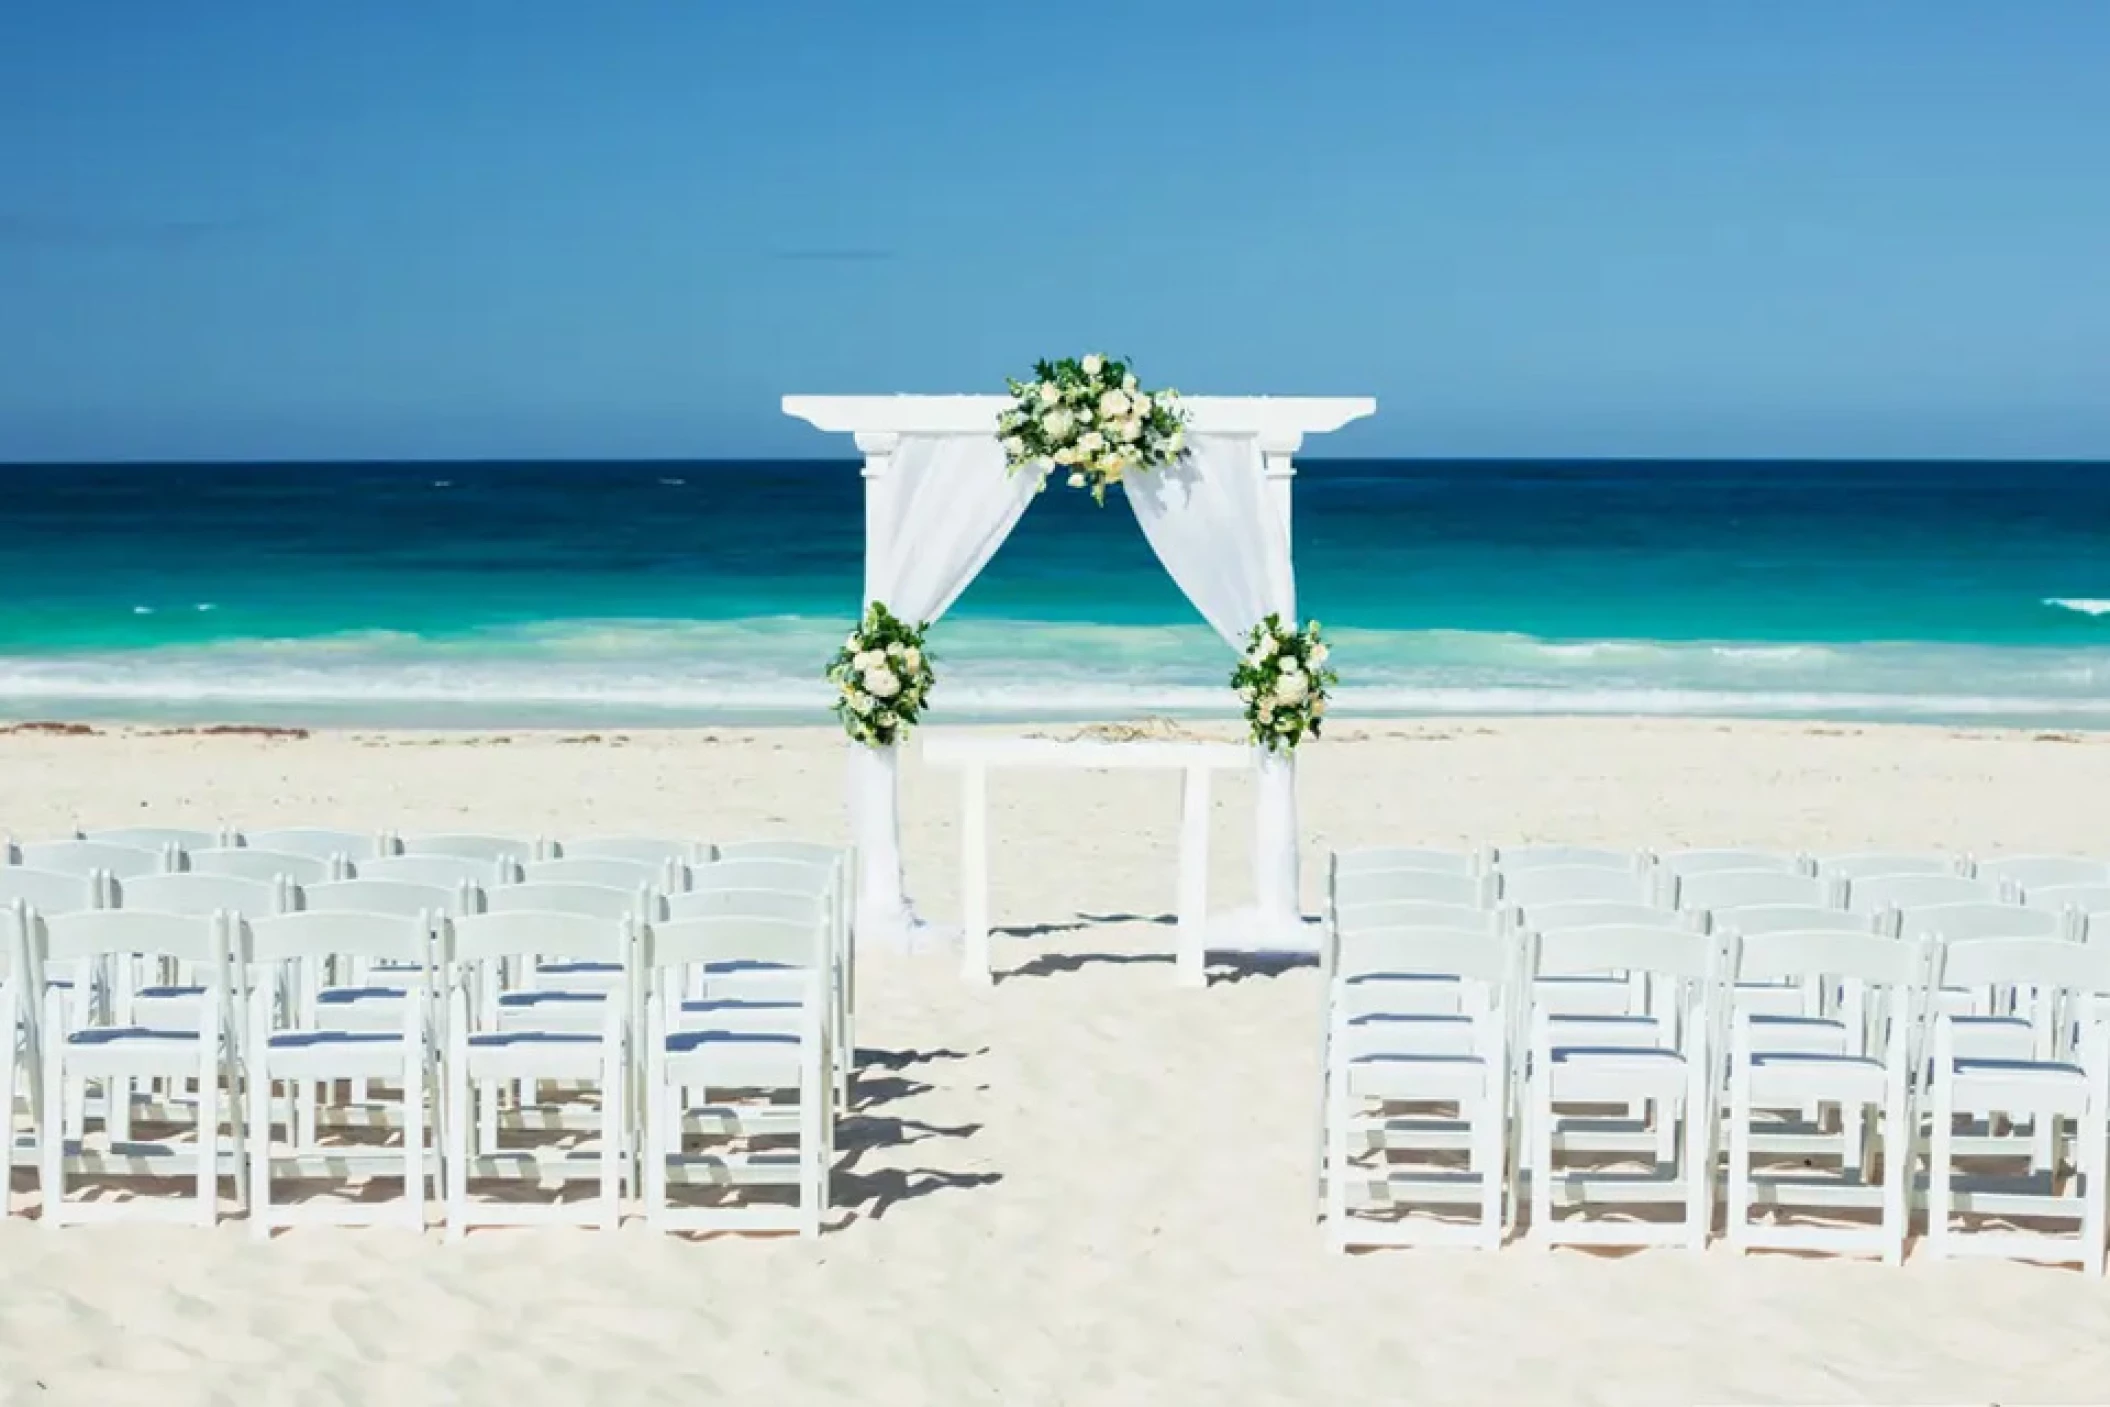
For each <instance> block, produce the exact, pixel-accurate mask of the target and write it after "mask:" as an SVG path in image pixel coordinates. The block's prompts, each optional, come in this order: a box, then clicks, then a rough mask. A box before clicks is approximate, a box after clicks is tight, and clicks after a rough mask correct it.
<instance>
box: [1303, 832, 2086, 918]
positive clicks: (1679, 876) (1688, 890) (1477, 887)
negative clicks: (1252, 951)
mask: <svg viewBox="0 0 2110 1407" xmlns="http://www.w3.org/2000/svg"><path fill="white" fill-rule="evenodd" d="M1489 855H1490V857H1491V858H1489V859H1487V862H1486V863H1482V858H1483V857H1481V856H1478V855H1474V854H1468V853H1465V852H1460V851H1430V850H1417V849H1380V850H1367V851H1355V852H1349V853H1347V854H1344V855H1342V856H1340V857H1339V858H1338V861H1337V863H1338V865H1339V866H1340V867H1341V868H1340V870H1339V872H1340V873H1342V874H1344V875H1347V876H1352V877H1354V878H1355V880H1356V881H1357V882H1359V883H1363V884H1366V885H1374V884H1389V885H1390V886H1391V892H1392V895H1393V897H1395V898H1398V899H1401V900H1415V901H1420V902H1427V903H1445V904H1468V905H1493V904H1511V905H1523V906H1528V905H1531V904H1545V903H1577V902H1585V901H1599V902H1607V903H1646V904H1656V905H1660V906H1662V907H1665V908H1674V909H1718V908H1730V907H1744V906H1749V905H1753V904H1813V905H1823V906H1827V907H1835V908H1844V909H1854V910H1858V911H1861V912H1867V913H1874V912H1879V911H1881V910H1883V909H1886V908H1893V907H1912V906H1918V905H1925V904H1957V903H2015V904H2021V905H2024V906H2026V907H2030V908H2042V909H2047V910H2051V911H2054V912H2065V911H2069V910H2070V911H2074V912H2080V913H2096V912H2110V867H2106V866H2103V865H2101V864H2100V863H2099V862H2096V861H2090V860H2070V859H2067V858H2065V857H2061V856H2030V857H2019V858H2016V859H2013V860H2009V861H1999V862H1994V861H1988V862H1985V863H1984V864H1982V865H1979V866H1977V867H1976V872H1975V873H1967V872H1966V871H1965V869H1964V868H1959V867H1958V865H1957V864H1953V863H1951V862H1950V861H1948V860H1946V859H1944V858H1943V857H1939V856H1907V855H1861V856H1854V857H1850V858H1842V859H1840V860H1837V861H1831V862H1812V861H1808V860H1807V859H1806V857H1802V856H1785V855H1779V854H1774V853H1771V852H1765V851H1722V850H1715V851H1692V852H1685V853H1684V854H1673V855H1669V856H1656V857H1651V856H1648V855H1646V854H1642V855H1640V856H1636V855H1633V854H1629V853H1627V852H1620V851H1599V850H1577V849H1575V848H1573V847H1560V848H1558V849H1555V848H1552V847H1548V848H1544V849H1541V850H1535V851H1532V852H1530V854H1529V858H1530V861H1531V862H1530V863H1525V864H1518V863H1517V862H1516V861H1515V860H1514V859H1512V860H1511V861H1509V862H1507V863H1504V862H1502V860H1501V856H1500V852H1489ZM1540 861H1545V863H1539V862H1540ZM2090 875H2095V876H2097V877H2096V878H2093V879H2090V878H2088V876H2090Z"/></svg>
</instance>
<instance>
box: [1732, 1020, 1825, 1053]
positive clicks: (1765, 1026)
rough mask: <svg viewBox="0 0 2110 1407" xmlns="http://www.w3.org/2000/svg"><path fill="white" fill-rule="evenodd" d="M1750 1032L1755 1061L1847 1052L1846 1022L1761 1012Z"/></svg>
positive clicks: (1752, 1022)
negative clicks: (1761, 1056)
mask: <svg viewBox="0 0 2110 1407" xmlns="http://www.w3.org/2000/svg"><path fill="white" fill-rule="evenodd" d="M1749 1030H1750V1038H1751V1046H1752V1053H1753V1056H1754V1058H1755V1057H1757V1056H1760V1055H1764V1056H1781V1055H1787V1054H1793V1053H1801V1054H1808V1055H1843V1054H1845V1053H1846V1045H1847V1036H1846V1023H1844V1022H1843V1021H1835V1020H1833V1019H1832V1018H1831V1017H1829V1016H1802V1015H1797V1014H1767V1013H1758V1014H1754V1015H1753V1016H1752V1017H1751V1024H1750V1027H1749Z"/></svg>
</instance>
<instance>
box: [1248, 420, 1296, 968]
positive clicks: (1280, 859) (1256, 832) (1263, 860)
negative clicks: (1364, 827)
mask: <svg viewBox="0 0 2110 1407" xmlns="http://www.w3.org/2000/svg"><path fill="white" fill-rule="evenodd" d="M1303 447H1304V436H1303V435H1302V434H1297V433H1282V432H1277V433H1274V434H1264V435H1262V436H1261V437H1260V472H1261V475H1262V476H1263V477H1264V478H1265V479H1266V480H1267V499H1268V503H1269V504H1270V505H1271V506H1272V507H1273V508H1274V510H1275V516H1276V517H1277V518H1279V519H1280V520H1281V522H1282V539H1283V543H1284V546H1285V549H1286V551H1287V553H1288V557H1289V580H1288V581H1287V582H1286V583H1285V587H1286V589H1287V590H1288V592H1289V602H1288V604H1289V617H1290V620H1291V621H1292V622H1295V621H1298V620H1300V619H1301V618H1302V617H1301V615H1300V614H1299V612H1298V610H1297V595H1296V593H1297V552H1296V537H1295V534H1294V533H1293V532H1292V531H1291V526H1292V524H1291V516H1290V500H1291V490H1292V485H1293V484H1294V482H1295V480H1296V477H1297V466H1296V461H1295V456H1296V453H1297V451H1298V450H1300V449H1302V448H1303ZM1253 766H1254V771H1255V776H1256V778H1257V785H1256V786H1255V788H1254V791H1255V802H1256V804H1255V806H1254V808H1253V809H1254V816H1253V850H1254V855H1253V861H1254V864H1253V876H1254V895H1253V898H1254V901H1255V903H1254V907H1255V908H1256V909H1257V910H1258V912H1259V918H1260V924H1261V928H1262V935H1261V936H1262V937H1263V938H1265V937H1267V936H1270V935H1272V936H1273V937H1275V938H1277V939H1278V940H1281V941H1282V942H1283V943H1284V946H1295V939H1294V938H1293V937H1292V936H1291V935H1294V934H1296V933H1297V932H1298V931H1299V930H1300V929H1301V927H1302V925H1303V921H1304V920H1303V912H1304V909H1303V893H1304V882H1303V870H1304V865H1303V854H1302V848H1301V841H1300V838H1301V836H1302V834H1303V832H1302V830H1301V828H1300V827H1299V825H1298V822H1297V759H1296V754H1294V753H1289V754H1282V753H1276V752H1270V751H1268V750H1267V749H1266V748H1263V747H1257V746H1256V747H1255V748H1254V749H1253Z"/></svg>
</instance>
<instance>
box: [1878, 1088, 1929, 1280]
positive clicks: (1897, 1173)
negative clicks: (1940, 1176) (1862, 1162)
mask: <svg viewBox="0 0 2110 1407" xmlns="http://www.w3.org/2000/svg"><path fill="white" fill-rule="evenodd" d="M1908 1111H1909V1106H1908V1104H1907V1102H1906V1099H1905V1095H1904V1092H1903V1091H1901V1090H1898V1091H1892V1093H1891V1097H1890V1098H1889V1099H1888V1100H1887V1101H1885V1103H1884V1106H1883V1135H1882V1137H1883V1149H1882V1154H1883V1263H1884V1264H1885V1265H1903V1264H1904V1263H1905V1239H1906V1237H1907V1235H1909V1234H1910V1231H1911V1227H1912V1184H1913V1164H1914V1162H1915V1161H1916V1160H1915V1158H1914V1156H1913V1154H1914V1151H1915V1149H1914V1145H1915V1144H1917V1142H1918V1141H1919V1139H1918V1134H1917V1131H1916V1130H1915V1129H1913V1127H1912V1125H1911V1115H1910V1113H1909V1112H1908ZM1873 1162H1874V1160H1873V1159H1870V1163H1871V1165H1872V1164H1873Z"/></svg>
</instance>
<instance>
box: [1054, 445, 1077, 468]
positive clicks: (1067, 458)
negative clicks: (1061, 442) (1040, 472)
mask: <svg viewBox="0 0 2110 1407" xmlns="http://www.w3.org/2000/svg"><path fill="white" fill-rule="evenodd" d="M1055 462H1056V463H1057V464H1061V465H1064V466H1067V465H1071V464H1075V463H1076V462H1077V451H1076V450H1075V449H1073V448H1071V447H1069V446H1067V445H1065V446H1064V447H1063V448H1061V449H1059V450H1056V451H1055Z"/></svg>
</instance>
